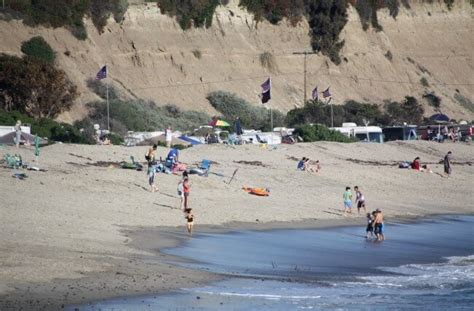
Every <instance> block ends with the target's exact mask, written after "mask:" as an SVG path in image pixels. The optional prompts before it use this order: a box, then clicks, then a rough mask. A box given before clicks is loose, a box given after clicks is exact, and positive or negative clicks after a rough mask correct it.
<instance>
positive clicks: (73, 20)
mask: <svg viewBox="0 0 474 311" xmlns="http://www.w3.org/2000/svg"><path fill="white" fill-rule="evenodd" d="M5 7H6V10H7V12H8V11H9V12H12V13H14V14H13V16H16V17H18V18H22V19H23V21H24V22H25V23H26V24H29V25H32V26H36V25H43V26H46V27H53V28H58V27H66V28H68V29H69V30H70V31H71V32H72V33H73V34H74V35H75V36H76V37H77V38H78V39H82V40H84V39H85V38H87V32H86V29H85V25H84V22H83V19H84V17H85V16H90V17H91V18H92V22H93V23H94V25H95V26H96V28H97V29H98V30H99V31H101V32H102V31H103V28H104V26H105V25H106V23H107V19H108V18H109V17H110V16H111V15H113V16H114V18H115V20H116V21H117V22H120V21H122V20H123V16H124V14H125V12H126V11H127V8H128V1H127V0H65V1H56V0H9V1H6V2H5Z"/></svg>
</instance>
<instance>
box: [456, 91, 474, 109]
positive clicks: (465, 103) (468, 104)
mask: <svg viewBox="0 0 474 311" xmlns="http://www.w3.org/2000/svg"><path fill="white" fill-rule="evenodd" d="M454 99H455V100H457V101H458V103H459V104H460V105H461V106H462V107H464V108H465V109H466V110H469V111H470V112H474V103H473V102H472V101H471V100H470V99H469V98H467V97H466V96H463V95H461V94H459V93H455V94H454Z"/></svg>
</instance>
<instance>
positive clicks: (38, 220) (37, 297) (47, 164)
mask: <svg viewBox="0 0 474 311" xmlns="http://www.w3.org/2000/svg"><path fill="white" fill-rule="evenodd" d="M146 150H147V147H122V146H86V145H67V144H55V145H51V146H48V147H44V148H42V149H41V157H40V162H39V166H40V167H41V168H44V169H46V170H47V171H46V172H35V171H27V174H28V176H29V177H28V178H26V179H25V180H19V179H15V178H12V174H13V170H12V169H6V168H0V185H1V187H0V196H1V200H0V222H1V225H0V231H1V232H0V234H1V236H2V238H1V240H0V249H1V252H0V309H1V310H10V309H11V310H17V309H21V308H24V309H51V310H56V309H58V308H60V307H61V306H64V305H69V304H73V303H81V302H87V301H92V300H97V299H101V298H107V297H118V296H133V295H140V294H145V293H157V292H163V291H169V290H171V289H173V288H180V287H183V286H187V287H189V286H193V285H194V284H201V283H202V282H208V281H212V280H215V279H216V278H217V276H215V275H212V274H206V273H204V272H199V271H192V270H186V269H184V268H178V267H175V266H173V265H170V264H169V263H168V260H169V259H170V256H169V255H165V254H162V253H160V252H159V251H158V250H159V248H161V247H167V246H171V245H173V244H174V243H177V242H179V241H180V240H183V239H187V238H188V237H187V235H186V233H185V228H184V225H185V221H184V218H183V214H182V212H181V210H180V209H179V198H178V195H177V191H176V186H177V183H178V181H179V179H180V176H176V175H166V174H158V175H157V186H158V188H159V191H158V192H157V193H151V192H150V191H149V187H148V183H147V177H146V171H141V172H138V171H134V170H125V169H121V168H119V167H117V165H116V163H119V162H120V161H129V157H130V156H134V157H135V159H138V160H140V161H144V154H145V152H146ZM167 151H168V150H167V149H165V148H161V147H159V148H158V152H157V154H158V156H162V157H165V156H166V154H167ZM448 151H452V152H453V161H454V165H453V175H452V176H451V177H450V178H445V177H443V165H442V164H440V163H439V162H440V160H441V159H442V158H443V157H444V155H445V154H446V153H447V152H448ZM6 153H10V154H13V153H19V154H21V155H22V156H23V159H24V161H26V162H28V163H32V160H33V158H34V156H33V148H28V147H26V148H21V149H19V150H17V149H15V148H14V147H5V146H2V147H0V155H1V156H2V157H3V155H4V154H6ZM303 156H306V157H309V158H310V159H312V160H320V161H321V165H322V170H321V172H320V173H318V174H310V173H306V172H301V171H297V170H296V163H297V159H299V158H301V157H303ZM416 156H419V157H420V158H421V162H422V164H428V165H429V166H430V167H431V169H432V170H433V173H422V172H415V171H413V170H408V169H399V168H398V163H399V162H401V161H412V160H413V159H414V158H415V157H416ZM203 159H209V160H211V161H213V164H212V166H211V172H213V173H216V174H217V175H216V174H209V176H208V177H199V176H197V175H191V177H190V180H191V195H190V207H192V208H193V210H194V213H195V215H196V220H195V223H196V225H195V230H196V231H205V230H223V231H225V230H234V229H239V228H251V229H269V228H276V227H279V228H280V227H285V228H292V227H299V226H304V227H318V226H331V225H344V224H363V223H364V222H365V218H364V217H363V216H362V215H361V216H357V215H353V216H348V217H344V216H343V215H342V213H341V211H342V208H343V206H342V193H343V192H344V188H345V186H351V187H353V186H355V185H358V186H359V187H360V188H361V190H362V191H363V193H364V194H365V196H366V199H367V207H368V209H369V210H373V209H376V208H380V209H382V210H383V211H384V213H385V215H386V217H387V218H388V219H399V218H405V217H422V216H423V215H428V214H472V213H473V212H474V209H473V207H472V201H473V199H474V196H473V194H472V180H474V167H473V166H472V165H473V163H474V148H473V146H472V144H471V145H469V144H464V143H463V144H454V143H443V144H438V143H433V142H425V141H414V142H391V143H385V144H381V145H379V144H365V143H353V144H339V143H329V142H320V143H311V144H296V145H279V146H277V147H275V148H273V147H261V146H257V145H251V146H249V145H244V146H226V145H202V146H198V147H193V148H189V149H186V150H182V151H181V152H180V160H181V161H182V162H184V163H186V164H188V165H189V166H193V165H196V164H197V163H199V162H200V161H202V160H203ZM236 169H238V171H237V174H236V176H235V178H234V180H233V181H232V183H231V184H228V181H229V180H230V177H231V176H232V174H233V172H234V171H235V170H236ZM243 186H252V187H264V188H269V189H270V190H271V195H270V196H269V197H257V196H253V195H250V194H248V193H246V192H244V191H243V190H242V187H243Z"/></svg>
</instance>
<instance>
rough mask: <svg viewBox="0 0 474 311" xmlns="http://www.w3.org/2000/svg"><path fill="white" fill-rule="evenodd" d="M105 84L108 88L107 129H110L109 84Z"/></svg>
mask: <svg viewBox="0 0 474 311" xmlns="http://www.w3.org/2000/svg"><path fill="white" fill-rule="evenodd" d="M107 74H108V73H107ZM105 86H106V89H107V95H106V96H107V130H109V131H110V108H109V84H108V83H106V84H105Z"/></svg>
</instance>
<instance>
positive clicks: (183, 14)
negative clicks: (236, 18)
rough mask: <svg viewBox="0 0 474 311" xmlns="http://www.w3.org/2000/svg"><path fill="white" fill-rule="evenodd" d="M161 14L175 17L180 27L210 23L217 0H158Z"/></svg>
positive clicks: (185, 27) (208, 25)
mask: <svg viewBox="0 0 474 311" xmlns="http://www.w3.org/2000/svg"><path fill="white" fill-rule="evenodd" d="M158 5H159V7H160V11H161V13H162V14H168V15H169V16H174V17H176V19H177V21H178V23H179V25H180V26H181V28H182V29H189V28H191V27H193V26H194V27H204V26H205V27H206V28H209V27H211V25H212V17H213V16H214V11H215V9H216V7H217V6H218V5H219V0H158Z"/></svg>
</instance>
